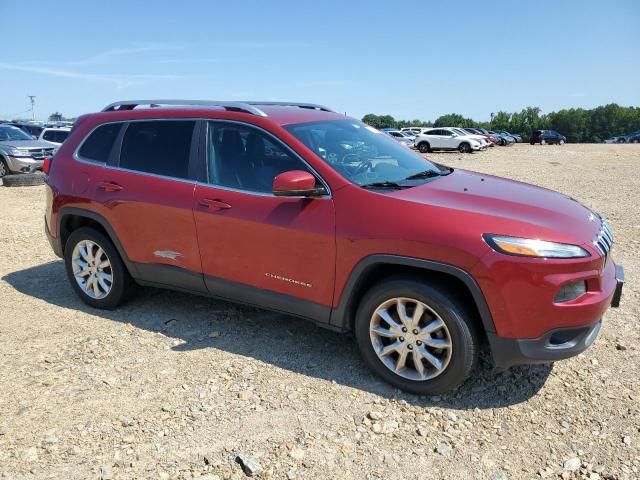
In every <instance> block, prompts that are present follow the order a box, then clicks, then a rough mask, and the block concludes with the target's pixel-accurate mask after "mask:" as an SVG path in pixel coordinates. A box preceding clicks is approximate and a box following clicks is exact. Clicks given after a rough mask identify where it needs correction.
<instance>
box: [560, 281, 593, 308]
mask: <svg viewBox="0 0 640 480" xmlns="http://www.w3.org/2000/svg"><path fill="white" fill-rule="evenodd" d="M586 292H587V282H585V281H580V282H571V283H567V284H566V285H565V286H564V287H562V288H561V289H560V290H559V291H558V293H557V294H556V296H555V298H554V299H553V301H554V302H555V303H562V302H570V301H571V300H575V299H576V298H578V297H579V296H581V295H584V294H585V293H586Z"/></svg>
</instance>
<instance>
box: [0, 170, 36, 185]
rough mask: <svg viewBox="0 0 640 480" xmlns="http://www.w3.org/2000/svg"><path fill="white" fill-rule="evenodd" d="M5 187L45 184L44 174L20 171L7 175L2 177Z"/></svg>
mask: <svg viewBox="0 0 640 480" xmlns="http://www.w3.org/2000/svg"><path fill="white" fill-rule="evenodd" d="M2 184H3V185H4V186H5V187H32V186H35V185H42V184H44V175H43V174H41V173H19V174H17V175H5V176H4V177H2Z"/></svg>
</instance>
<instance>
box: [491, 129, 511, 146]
mask: <svg viewBox="0 0 640 480" xmlns="http://www.w3.org/2000/svg"><path fill="white" fill-rule="evenodd" d="M487 133H489V134H491V135H493V136H494V137H495V138H496V142H497V143H498V145H501V146H503V147H504V146H507V145H513V144H514V143H516V139H515V138H513V137H512V136H511V135H504V134H502V133H498V132H494V131H492V130H488V131H487Z"/></svg>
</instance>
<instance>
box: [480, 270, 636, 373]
mask: <svg viewBox="0 0 640 480" xmlns="http://www.w3.org/2000/svg"><path fill="white" fill-rule="evenodd" d="M615 279H616V287H615V290H614V293H613V296H612V297H610V298H611V304H610V305H611V306H612V307H614V308H616V307H618V306H620V299H621V297H622V287H623V285H624V269H623V268H622V267H621V266H620V265H616V267H615ZM601 326H602V320H601V319H598V320H597V321H595V322H593V323H590V324H587V325H583V326H578V327H564V328H555V329H553V330H550V331H548V332H546V333H545V334H544V335H542V336H540V337H538V338H533V339H529V338H526V339H524V338H508V337H500V336H498V335H497V334H495V333H492V332H487V339H488V341H489V345H490V347H491V354H492V356H493V361H494V363H495V365H496V366H497V367H500V368H508V367H511V366H514V365H524V364H536V363H550V362H555V361H556V360H563V359H565V358H570V357H573V356H575V355H578V354H580V353H582V352H584V351H585V350H586V349H587V348H589V347H590V346H591V345H592V344H593V342H594V341H595V339H596V338H597V336H598V333H599V332H600V327H601Z"/></svg>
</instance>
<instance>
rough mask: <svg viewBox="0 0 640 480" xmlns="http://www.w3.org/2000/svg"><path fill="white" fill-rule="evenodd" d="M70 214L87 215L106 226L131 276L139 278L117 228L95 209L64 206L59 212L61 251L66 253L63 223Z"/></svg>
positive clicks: (58, 239)
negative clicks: (63, 241)
mask: <svg viewBox="0 0 640 480" xmlns="http://www.w3.org/2000/svg"><path fill="white" fill-rule="evenodd" d="M70 215H74V216H78V217H85V218H89V219H91V220H93V221H95V222H97V223H99V224H100V225H101V226H102V228H104V230H105V231H106V232H107V235H108V236H109V239H110V240H111V242H113V245H114V246H115V247H116V250H117V251H118V254H119V255H120V258H121V259H122V261H123V263H124V264H125V266H126V267H127V269H128V270H129V273H130V274H131V276H132V277H133V278H138V277H139V275H138V271H137V269H136V265H135V263H134V262H132V261H131V260H130V259H129V257H128V255H127V252H126V251H125V249H124V247H123V246H122V243H121V242H120V239H119V238H118V235H117V234H116V232H115V230H114V229H113V227H112V226H111V224H110V223H109V221H108V220H107V219H106V218H104V217H103V216H102V215H100V214H99V213H96V212H94V211H93V210H86V209H84V208H78V207H62V208H61V209H60V211H59V213H58V225H57V227H58V232H57V233H58V238H57V242H58V243H59V245H60V251H61V252H62V253H63V254H64V249H63V248H62V225H63V224H64V219H65V217H68V216H70Z"/></svg>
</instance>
